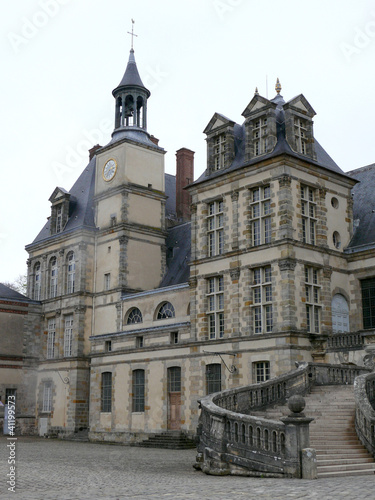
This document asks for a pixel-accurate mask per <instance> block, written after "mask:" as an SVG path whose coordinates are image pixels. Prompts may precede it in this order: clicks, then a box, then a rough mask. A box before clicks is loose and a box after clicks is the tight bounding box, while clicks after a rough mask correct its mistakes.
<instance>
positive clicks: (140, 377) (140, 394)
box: [132, 370, 145, 413]
mask: <svg viewBox="0 0 375 500" xmlns="http://www.w3.org/2000/svg"><path fill="white" fill-rule="evenodd" d="M132 389H133V395H132V411H133V412H135V413H137V412H138V413H139V412H144V411H145V371H144V370H133V377H132Z"/></svg>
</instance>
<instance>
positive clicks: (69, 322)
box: [64, 314, 73, 358]
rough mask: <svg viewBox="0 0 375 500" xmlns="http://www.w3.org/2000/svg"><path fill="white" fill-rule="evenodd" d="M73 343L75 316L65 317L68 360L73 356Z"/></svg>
mask: <svg viewBox="0 0 375 500" xmlns="http://www.w3.org/2000/svg"><path fill="white" fill-rule="evenodd" d="M72 343H73V314H70V315H69V316H65V328H64V356H65V357H66V358H67V357H69V356H71V355H72Z"/></svg>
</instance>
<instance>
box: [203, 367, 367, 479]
mask: <svg viewBox="0 0 375 500" xmlns="http://www.w3.org/2000/svg"><path fill="white" fill-rule="evenodd" d="M368 372H369V370H368V369H366V368H361V367H358V366H352V365H330V364H325V363H301V364H300V365H299V366H298V368H297V369H296V370H293V371H291V372H289V373H287V374H285V375H282V376H280V377H277V378H275V379H272V380H268V381H266V382H263V383H259V384H253V385H250V386H246V387H239V388H236V389H229V390H226V391H222V392H220V393H216V394H212V395H209V396H206V397H205V398H203V399H201V400H200V401H199V403H200V406H201V415H200V420H199V426H198V436H199V444H198V455H197V463H196V468H198V469H201V470H202V471H204V472H206V473H208V474H220V475H224V474H242V475H243V474H246V475H267V476H273V477H275V476H286V477H308V473H307V472H306V471H304V470H303V465H302V450H303V449H307V448H309V423H310V422H311V421H312V420H313V419H311V418H306V417H305V415H304V414H303V413H301V411H302V410H303V406H302V410H299V411H296V410H295V409H293V408H291V407H290V408H291V409H292V412H291V414H290V415H289V416H288V417H284V418H283V419H281V420H282V421H273V420H269V419H265V418H259V417H257V416H252V415H251V411H254V410H259V409H264V408H266V407H267V406H272V405H275V404H284V403H285V402H286V401H287V400H290V399H291V398H292V396H294V397H296V395H304V394H307V393H308V392H309V391H310V388H311V387H312V386H313V385H335V384H336V385H345V384H353V383H354V380H355V378H356V377H358V376H359V375H361V374H363V373H368ZM371 380H372V379H371ZM372 391H373V392H372V394H374V387H373V386H372ZM302 399H303V398H302ZM373 432H374V425H373V424H372V436H373Z"/></svg>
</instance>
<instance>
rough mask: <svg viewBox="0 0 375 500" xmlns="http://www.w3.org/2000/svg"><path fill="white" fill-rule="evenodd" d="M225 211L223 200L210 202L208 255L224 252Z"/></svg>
mask: <svg viewBox="0 0 375 500" xmlns="http://www.w3.org/2000/svg"><path fill="white" fill-rule="evenodd" d="M223 226H224V213H223V201H222V200H217V201H213V202H211V203H209V204H208V216H207V237H208V256H209V257H213V256H214V255H221V254H222V253H223V252H224V228H223Z"/></svg>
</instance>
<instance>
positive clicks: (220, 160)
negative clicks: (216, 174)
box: [214, 134, 227, 170]
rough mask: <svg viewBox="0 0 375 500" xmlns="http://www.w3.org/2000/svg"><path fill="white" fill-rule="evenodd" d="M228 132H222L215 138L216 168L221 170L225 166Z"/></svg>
mask: <svg viewBox="0 0 375 500" xmlns="http://www.w3.org/2000/svg"><path fill="white" fill-rule="evenodd" d="M226 140H227V137H226V134H220V135H218V136H217V137H216V138H215V149H214V169H215V170H221V169H223V168H224V166H225V148H226Z"/></svg>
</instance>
